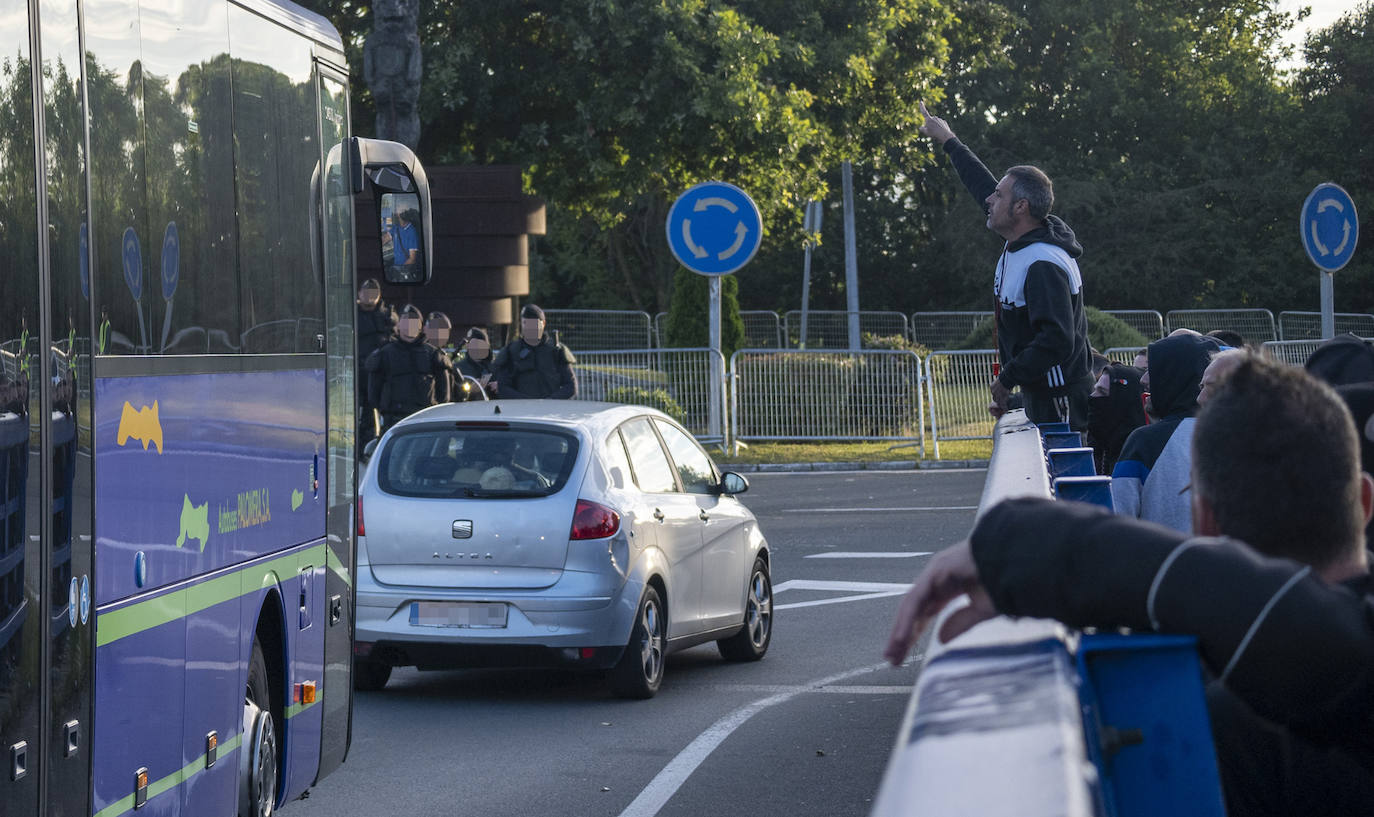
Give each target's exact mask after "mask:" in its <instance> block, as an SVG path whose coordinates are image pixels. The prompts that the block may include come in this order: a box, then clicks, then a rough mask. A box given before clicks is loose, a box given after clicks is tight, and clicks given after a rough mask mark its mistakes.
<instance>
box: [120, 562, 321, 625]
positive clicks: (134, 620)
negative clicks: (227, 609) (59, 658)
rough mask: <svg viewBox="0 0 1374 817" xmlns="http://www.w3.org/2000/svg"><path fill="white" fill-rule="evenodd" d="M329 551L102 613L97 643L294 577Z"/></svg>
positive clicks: (268, 564)
mask: <svg viewBox="0 0 1374 817" xmlns="http://www.w3.org/2000/svg"><path fill="white" fill-rule="evenodd" d="M328 550H329V547H328V546H327V545H322V544H321V545H315V546H314V547H310V548H306V549H305V550H302V551H299V552H297V553H293V554H291V555H289V556H282V557H280V558H277V559H273V560H271V561H269V562H264V563H262V564H256V565H253V566H251V567H245V568H243V569H241V570H235V571H231V572H229V573H225V574H224V575H221V576H216V577H215V578H213V579H210V580H209V581H204V582H201V583H200V584H196V585H192V586H190V587H185V588H182V589H180V590H174V591H172V592H170V593H165V594H163V595H161V596H158V597H156V598H151V599H148V600H147V601H140V602H138V603H136V604H130V605H129V606H128V607H122V608H120V609H118V610H112V611H110V612H108V613H102V614H100V615H99V616H98V618H97V620H96V639H95V643H96V646H97V647H103V646H105V645H106V644H110V643H113V642H115V641H118V640H119V639H121V638H127V637H128V636H131V635H134V634H136V633H141V632H144V631H147V630H151V629H153V628H154V627H159V626H161V625H163V624H169V623H171V622H173V621H176V620H178V619H182V618H185V617H186V616H188V615H191V614H192V613H198V612H200V611H201V610H205V609H208V608H210V607H213V606H215V605H216V604H223V603H224V602H226V601H233V600H234V599H237V598H242V597H243V596H247V595H251V594H253V593H256V592H257V591H258V590H261V589H262V588H263V587H265V586H266V585H267V584H268V583H269V582H271V581H272V576H273V574H275V575H276V577H277V580H278V581H280V580H284V579H288V578H291V577H292V576H295V575H296V573H297V572H298V571H299V570H300V569H301V568H304V567H307V566H310V567H313V566H317V565H321V564H322V563H323V561H324V559H325V558H326V553H327V552H328Z"/></svg>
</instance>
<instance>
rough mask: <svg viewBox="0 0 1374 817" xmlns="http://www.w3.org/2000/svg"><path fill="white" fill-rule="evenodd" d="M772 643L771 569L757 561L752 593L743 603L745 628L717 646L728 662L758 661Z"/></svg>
mask: <svg viewBox="0 0 1374 817" xmlns="http://www.w3.org/2000/svg"><path fill="white" fill-rule="evenodd" d="M772 640H773V580H772V579H770V578H769V577H768V565H767V564H766V563H764V561H763V559H755V560H754V569H753V570H751V571H750V572H749V592H748V595H747V597H746V598H745V600H744V627H743V628H742V629H741V630H740V631H739V632H737V633H735V634H734V635H732V636H730V637H729V638H722V639H721V640H719V641H717V642H716V647H717V648H719V649H720V654H721V656H722V657H724V658H725V660H727V661H757V660H759V659H760V658H762V657H763V654H764V653H766V652H768V643H769V642H770V641H772Z"/></svg>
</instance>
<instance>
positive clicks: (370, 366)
mask: <svg viewBox="0 0 1374 817" xmlns="http://www.w3.org/2000/svg"><path fill="white" fill-rule="evenodd" d="M423 320H424V318H423V316H422V315H421V313H420V310H419V309H416V308H415V307H414V306H412V305H410V304H406V306H405V308H404V309H402V310H401V315H400V319H399V320H398V321H397V322H396V335H397V337H396V339H395V340H393V341H391V342H390V343H388V344H386V345H385V346H383V347H382V348H380V349H378V350H377V351H375V352H373V353H372V354H371V355H368V358H367V363H366V367H367V373H368V379H367V392H368V399H369V400H370V401H371V402H372V404H373V405H375V406H376V407H377V409H378V410H379V411H380V412H381V413H382V421H383V423H382V424H383V427H390V426H392V425H394V424H395V423H396V421H397V420H400V419H402V418H404V417H406V416H408V415H411V414H414V413H415V412H417V411H419V410H420V409H423V408H428V407H430V406H433V405H436V404H437V403H447V402H448V401H449V390H448V389H449V378H450V377H451V375H452V371H453V369H452V365H451V364H450V363H449V360H448V357H447V356H446V355H444V353H443V352H440V351H439V350H438V349H436V348H434V347H433V346H430V345H429V344H428V343H426V342H425V333H424V329H423V327H422V326H421V323H422V322H423Z"/></svg>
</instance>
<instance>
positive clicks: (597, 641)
mask: <svg viewBox="0 0 1374 817" xmlns="http://www.w3.org/2000/svg"><path fill="white" fill-rule="evenodd" d="M359 574H360V575H359V582H358V606H357V619H356V625H355V630H356V633H355V637H354V640H355V641H356V642H358V643H359V644H360V645H361V644H373V645H378V649H379V653H378V656H377V657H378V659H379V660H386V661H388V663H397V664H402V665H412V664H413V665H419V666H425V667H440V666H455V667H456V666H492V665H509V664H511V663H519V664H521V665H531V664H536V665H537V664H544V663H550V662H552V663H565V662H566V659H567V658H568V656H567V655H564V654H563V653H562V652H561V651H563V650H568V649H572V650H578V649H581V648H583V647H595V648H606V647H617V648H619V647H624V646H625V643H626V642H627V641H629V637H630V629H631V627H632V626H633V623H634V616H635V613H636V611H637V609H638V606H639V596H640V593H641V592H642V590H643V588H642V585H641V583H640V582H638V581H636V580H630V581H624V582H622V583H621V584H620V586H619V587H618V588H616V589H615V590H613V591H612V592H611V593H610V594H609V595H603V594H597V595H578V594H576V592H575V591H577V590H586V589H589V587H591V586H594V585H597V584H600V581H604V577H599V576H598V577H592V576H588V575H579V574H578V572H577V571H570V570H565V571H564V572H563V578H562V579H560V580H559V581H558V582H557V583H556V584H554V585H553V586H552V587H548V588H545V589H543V590H464V589H448V588H434V587H423V588H420V587H392V586H387V585H381V584H378V583H377V582H376V581H375V580H374V579H373V578H372V576H371V574H370V571H367V570H360V571H359ZM598 580H600V581H598ZM597 589H600V590H603V592H604V589H605V588H604V585H602V586H601V587H599V588H597ZM422 601H438V602H444V601H471V602H484V603H498V604H505V605H506V626H505V627H500V628H479V627H434V626H426V625H419V624H413V623H411V615H410V612H411V605H412V604H415V603H417V602H422ZM495 648H502V649H495ZM510 648H514V649H510ZM362 649H364V650H366V649H370V648H367V647H364V648H362ZM550 650H551V651H553V652H554V655H553V656H552V661H548V660H544V658H547V657H548V656H543V655H542V653H543V652H548V651H550ZM598 652H600V650H599V651H598ZM402 659H404V660H402ZM579 660H581V659H580V655H579ZM574 663H576V662H574Z"/></svg>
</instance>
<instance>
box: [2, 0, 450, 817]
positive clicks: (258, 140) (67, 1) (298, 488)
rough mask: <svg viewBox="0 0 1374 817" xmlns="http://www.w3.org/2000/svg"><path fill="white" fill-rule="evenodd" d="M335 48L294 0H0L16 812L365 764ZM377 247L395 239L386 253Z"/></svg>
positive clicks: (405, 155) (5, 496)
mask: <svg viewBox="0 0 1374 817" xmlns="http://www.w3.org/2000/svg"><path fill="white" fill-rule="evenodd" d="M345 68H346V64H345V61H344V49H343V43H342V42H341V41H340V38H339V35H338V33H337V32H336V31H335V30H334V28H333V27H332V26H331V25H330V24H329V23H328V22H326V21H325V20H324V19H323V18H321V17H319V16H317V15H315V14H312V13H310V12H307V11H305V10H303V9H301V8H299V7H297V6H294V5H292V4H290V3H286V2H276V0H195V2H189V3H188V2H182V1H181V0H0V85H2V86H3V87H2V88H0V90H3V93H0V764H2V765H0V817H3V816H5V815H25V817H31V815H35V814H44V815H97V816H98V817H116V815H123V814H130V813H133V812H135V811H137V812H138V813H139V814H157V815H233V814H241V815H267V814H270V813H272V812H273V811H274V810H275V809H276V808H278V807H279V806H281V805H282V804H284V803H286V802H287V801H289V800H292V799H295V798H299V797H300V796H302V795H303V794H304V793H305V792H306V791H307V790H308V789H309V788H310V787H311V786H313V785H315V784H316V782H318V781H319V780H320V779H321V778H322V777H324V776H325V775H327V774H328V773H329V772H330V771H332V770H333V769H335V768H337V767H338V766H339V764H340V763H342V762H343V760H344V757H345V756H346V755H347V752H348V746H349V740H350V715H351V709H352V697H351V689H352V684H351V677H350V674H351V667H352V661H351V649H352V635H353V581H352V576H353V571H354V568H355V557H354V528H353V521H352V519H353V512H354V508H355V503H356V496H357V491H356V483H357V475H356V473H355V463H356V457H355V451H354V438H355V424H356V422H357V414H356V385H355V382H354V380H355V377H356V368H357V367H356V366H355V361H354V349H355V340H354V324H355V319H356V312H355V309H356V307H355V293H356V291H357V282H356V260H357V252H358V251H359V248H358V247H357V246H356V241H355V237H354V222H353V219H354V210H353V204H354V196H355V195H358V194H368V195H370V196H371V197H372V198H373V200H374V202H375V203H376V205H377V210H378V212H380V211H382V210H383V209H387V210H395V209H397V208H407V209H413V210H415V211H416V212H417V213H419V220H418V221H419V223H418V224H417V225H416V227H417V231H418V236H417V239H418V241H417V243H418V245H419V252H418V254H417V256H416V260H415V262H414V263H412V264H411V265H410V266H409V267H408V268H406V269H400V270H398V272H397V273H396V275H395V276H394V277H393V276H392V275H391V273H388V274H387V277H388V280H389V282H391V283H405V284H423V283H425V282H427V281H428V279H429V276H430V269H431V264H430V260H429V259H430V256H431V250H432V239H431V237H430V236H431V235H432V231H431V230H430V207H429V188H428V185H427V182H426V179H425V175H424V171H423V169H422V168H421V167H420V165H419V163H418V162H417V161H416V160H415V157H414V155H413V154H412V153H411V152H410V151H409V150H407V149H406V148H405V147H403V146H401V145H398V144H394V143H390V142H378V141H373V140H367V139H358V138H354V137H351V136H350V135H349V121H348V77H347V72H346V70H345ZM372 243H373V244H374V245H375V246H370V247H363V248H361V250H362V251H364V252H370V253H373V254H374V255H378V256H379V255H380V253H381V247H380V242H372Z"/></svg>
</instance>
